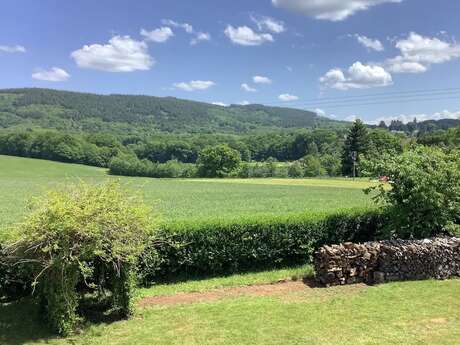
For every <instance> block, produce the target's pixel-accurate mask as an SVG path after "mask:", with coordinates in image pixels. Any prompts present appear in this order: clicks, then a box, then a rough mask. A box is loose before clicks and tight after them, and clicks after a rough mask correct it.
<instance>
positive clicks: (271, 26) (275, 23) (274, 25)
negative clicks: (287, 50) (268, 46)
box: [251, 15, 286, 34]
mask: <svg viewBox="0 0 460 345" xmlns="http://www.w3.org/2000/svg"><path fill="white" fill-rule="evenodd" d="M251 20H252V21H253V22H254V23H255V24H256V25H257V28H258V29H259V31H270V32H273V33H275V34H280V33H282V32H284V31H286V27H285V26H284V23H283V22H282V21H280V20H276V19H274V18H270V17H265V16H253V15H252V16H251Z"/></svg>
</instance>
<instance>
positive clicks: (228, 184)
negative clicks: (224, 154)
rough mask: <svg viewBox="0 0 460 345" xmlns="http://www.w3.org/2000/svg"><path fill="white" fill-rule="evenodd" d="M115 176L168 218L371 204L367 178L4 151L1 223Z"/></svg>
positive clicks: (327, 209) (1, 160)
mask: <svg viewBox="0 0 460 345" xmlns="http://www.w3.org/2000/svg"><path fill="white" fill-rule="evenodd" d="M108 178H117V179H120V180H121V181H122V183H123V184H125V185H126V186H127V187H128V188H130V189H133V190H135V191H138V192H140V193H141V194H142V195H143V196H144V198H145V200H146V201H147V202H148V203H149V204H152V205H154V207H155V209H156V210H157V212H158V213H159V214H161V217H162V218H163V219H164V220H165V221H168V222H169V221H194V220H203V219H208V218H222V219H224V218H225V219H229V218H239V217H252V216H256V215H286V214H297V213H303V212H312V213H317V212H332V211H335V210H338V209H348V208H354V207H366V206H369V207H370V206H372V201H371V199H370V197H369V196H368V195H365V194H364V193H363V192H362V189H363V188H365V187H367V186H369V185H371V183H370V182H368V181H365V180H357V181H352V180H349V179H247V180H245V179H152V178H137V177H112V176H109V175H107V173H106V170H105V169H100V168H94V167H89V166H84V165H78V164H66V163H58V162H51V161H45V160H37V159H28V158H19V157H9V156H0V185H1V192H0V224H3V225H7V224H11V223H14V222H16V221H18V220H20V219H21V217H22V216H23V215H24V214H25V212H26V201H27V200H28V199H30V198H31V197H33V196H39V195H40V194H42V193H44V192H45V191H46V190H47V189H50V188H53V187H55V186H59V185H65V184H68V183H72V182H77V181H78V180H84V181H87V182H91V183H98V182H102V181H104V180H106V179H108Z"/></svg>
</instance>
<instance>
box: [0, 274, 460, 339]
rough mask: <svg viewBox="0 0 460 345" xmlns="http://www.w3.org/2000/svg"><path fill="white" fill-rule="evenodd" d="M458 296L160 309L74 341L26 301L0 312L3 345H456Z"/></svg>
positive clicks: (300, 294)
mask: <svg viewBox="0 0 460 345" xmlns="http://www.w3.org/2000/svg"><path fill="white" fill-rule="evenodd" d="M181 289H182V290H184V287H182V288H180V289H179V290H181ZM185 290H186V289H185ZM459 290H460V280H459V279H457V280H449V281H417V282H404V283H391V284H386V285H380V286H376V287H368V288H363V289H360V288H355V287H353V286H352V287H345V288H343V287H336V288H330V289H322V288H317V289H310V288H305V290H300V291H299V290H296V291H291V292H288V293H286V294H284V295H277V296H239V297H228V298H224V299H221V300H218V301H211V302H206V303H204V302H203V303H195V304H184V305H164V306H154V307H148V308H146V309H139V310H138V312H137V315H136V316H135V317H134V319H132V320H129V321H119V322H114V323H111V324H105V323H102V324H97V325H94V324H93V325H91V326H89V327H87V328H86V329H84V330H83V332H82V333H81V334H79V335H76V336H73V337H71V338H68V339H59V338H55V337H52V336H51V335H50V334H49V333H48V332H47V331H46V328H45V327H43V324H42V323H40V322H39V320H40V316H39V314H38V310H37V308H36V307H35V306H34V305H32V304H30V303H29V302H27V301H23V302H19V303H13V304H10V305H3V306H2V305H0V344H9V345H14V344H23V345H26V344H29V345H33V344H54V345H64V344H81V345H83V344H85V345H92V344H98V345H99V344H111V345H121V344H126V345H128V344H137V345H150V344H158V345H162V344H197V345H203V344H221V345H224V344H240V345H244V344H248V345H249V344H251V345H252V344H286V345H290V344H292V345H294V344H318V345H319V344H321V345H335V344H342V345H347V344H350V345H351V344H353V345H358V344H382V345H383V344H385V345H392V344H394V345H399V344H405V345H412V344H413V345H415V344H417V345H420V344H433V345H435V344H436V345H438V344H443V345H456V344H459V343H460V300H459V299H458V291H459Z"/></svg>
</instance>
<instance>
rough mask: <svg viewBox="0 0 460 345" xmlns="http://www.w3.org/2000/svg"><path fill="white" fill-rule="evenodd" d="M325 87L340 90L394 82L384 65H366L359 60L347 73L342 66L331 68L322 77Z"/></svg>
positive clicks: (378, 85)
mask: <svg viewBox="0 0 460 345" xmlns="http://www.w3.org/2000/svg"><path fill="white" fill-rule="evenodd" d="M320 82H321V83H322V84H323V86H325V87H330V88H333V89H338V90H349V89H367V88H372V87H382V86H388V85H391V84H393V80H392V77H391V74H390V73H388V72H387V71H386V70H385V69H384V68H383V67H381V66H376V65H364V64H362V63H361V62H359V61H357V62H355V63H354V64H353V65H351V66H350V67H349V68H348V70H347V71H346V74H345V73H344V72H343V71H342V70H341V69H340V68H334V69H331V70H329V71H328V72H327V73H326V74H325V75H324V76H322V77H321V78H320Z"/></svg>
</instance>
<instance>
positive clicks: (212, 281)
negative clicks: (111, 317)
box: [138, 265, 313, 298]
mask: <svg viewBox="0 0 460 345" xmlns="http://www.w3.org/2000/svg"><path fill="white" fill-rule="evenodd" d="M312 276H313V267H312V266H310V265H301V266H298V267H291V268H284V269H274V270H270V271H262V272H251V273H242V274H233V275H230V276H227V277H216V278H208V279H197V280H189V281H185V282H179V283H172V284H158V285H153V286H151V287H149V288H143V289H140V290H139V291H138V298H143V297H154V296H171V295H175V294H177V293H184V292H206V291H209V290H212V289H217V288H229V287H237V286H249V285H257V284H271V283H276V282H278V281H279V280H302V279H303V278H307V277H312Z"/></svg>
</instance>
